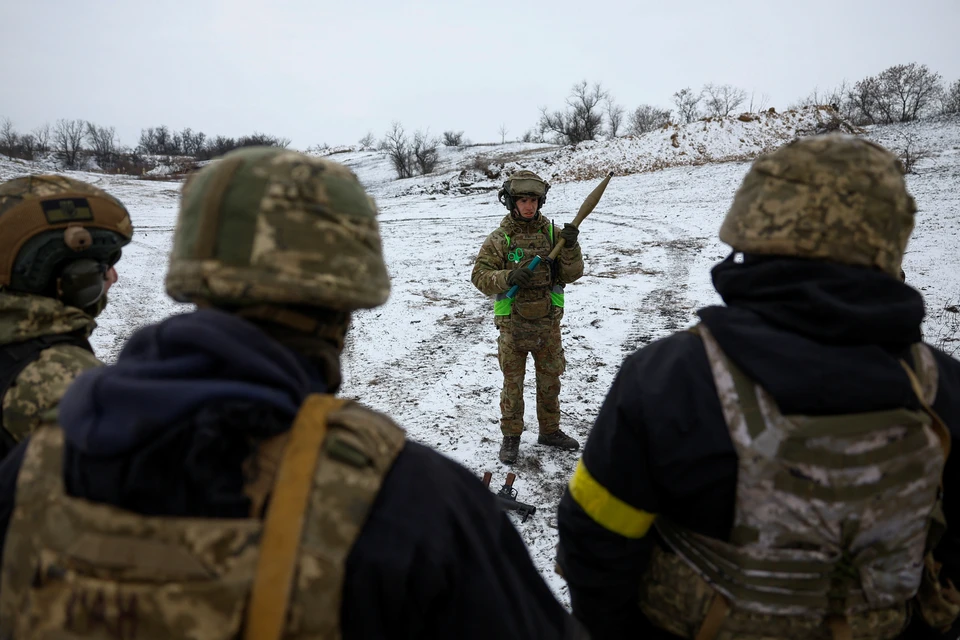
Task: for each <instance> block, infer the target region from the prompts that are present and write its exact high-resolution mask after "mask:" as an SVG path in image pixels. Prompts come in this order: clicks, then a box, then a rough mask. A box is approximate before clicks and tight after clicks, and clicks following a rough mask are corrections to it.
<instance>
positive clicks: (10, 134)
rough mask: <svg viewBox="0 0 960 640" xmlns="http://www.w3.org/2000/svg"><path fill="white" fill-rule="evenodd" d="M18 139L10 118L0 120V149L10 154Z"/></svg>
mask: <svg viewBox="0 0 960 640" xmlns="http://www.w3.org/2000/svg"><path fill="white" fill-rule="evenodd" d="M19 138H20V136H18V135H17V132H16V131H15V130H14V128H13V122H12V121H11V120H10V118H3V119H0V149H3V150H5V151H7V152H8V153H9V152H11V151H12V150H13V149H15V148H16V146H17V141H18V140H19Z"/></svg>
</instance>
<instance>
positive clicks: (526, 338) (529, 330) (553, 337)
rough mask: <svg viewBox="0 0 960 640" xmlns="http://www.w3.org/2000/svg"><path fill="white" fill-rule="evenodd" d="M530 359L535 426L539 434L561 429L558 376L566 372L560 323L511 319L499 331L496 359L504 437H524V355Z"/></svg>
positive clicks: (525, 363) (525, 364) (501, 426)
mask: <svg viewBox="0 0 960 640" xmlns="http://www.w3.org/2000/svg"><path fill="white" fill-rule="evenodd" d="M528 353H529V354H532V355H533V365H534V369H535V371H536V377H537V422H538V423H539V425H540V433H541V434H549V433H554V432H555V431H557V430H558V429H559V428H560V374H562V373H563V372H564V369H566V360H565V359H564V357H563V345H562V344H561V343H560V321H559V319H556V320H554V319H550V320H547V321H542V322H529V321H522V320H519V319H511V321H510V322H508V323H504V324H503V325H501V327H500V337H499V338H498V339H497V355H498V357H499V360H500V370H501V371H502V372H503V390H502V391H501V392H500V416H501V417H500V430H501V431H502V432H503V435H505V436H518V435H520V434H521V433H523V379H524V377H525V375H526V370H527V354H528Z"/></svg>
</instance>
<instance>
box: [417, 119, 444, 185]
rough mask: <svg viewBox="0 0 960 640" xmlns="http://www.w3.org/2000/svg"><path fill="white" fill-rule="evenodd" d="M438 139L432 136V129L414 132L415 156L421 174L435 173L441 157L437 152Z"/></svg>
mask: <svg viewBox="0 0 960 640" xmlns="http://www.w3.org/2000/svg"><path fill="white" fill-rule="evenodd" d="M437 144H438V143H437V141H436V140H435V139H432V138H430V130H429V129H428V130H426V131H417V132H416V133H414V134H413V146H412V147H411V151H412V152H413V158H414V161H415V163H416V167H417V171H418V172H419V173H420V175H427V174H430V173H433V170H434V169H436V168H437V162H439V160H440V157H439V155H438V154H437Z"/></svg>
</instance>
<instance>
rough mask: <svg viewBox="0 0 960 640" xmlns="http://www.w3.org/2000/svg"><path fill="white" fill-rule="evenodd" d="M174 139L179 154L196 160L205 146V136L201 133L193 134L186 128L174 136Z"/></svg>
mask: <svg viewBox="0 0 960 640" xmlns="http://www.w3.org/2000/svg"><path fill="white" fill-rule="evenodd" d="M174 139H175V141H176V142H177V143H178V146H179V147H180V152H181V153H182V154H183V155H185V156H193V157H194V158H196V157H197V156H198V155H200V153H201V152H202V151H203V148H204V146H205V145H206V142H207V134H205V133H204V132H203V131H197V132H196V133H194V131H193V130H192V129H191V128H190V127H186V128H184V129H183V130H182V131H181V132H180V133H178V134H176V135H175V136H174Z"/></svg>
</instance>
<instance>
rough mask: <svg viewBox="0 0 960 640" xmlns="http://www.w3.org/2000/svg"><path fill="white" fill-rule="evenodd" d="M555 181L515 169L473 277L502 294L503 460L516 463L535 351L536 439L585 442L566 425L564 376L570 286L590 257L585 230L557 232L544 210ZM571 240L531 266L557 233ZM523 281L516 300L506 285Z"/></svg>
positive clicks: (497, 306) (497, 317) (562, 444)
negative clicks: (563, 323)
mask: <svg viewBox="0 0 960 640" xmlns="http://www.w3.org/2000/svg"><path fill="white" fill-rule="evenodd" d="M549 189H550V185H549V184H547V183H546V182H545V181H544V180H543V179H541V178H540V177H539V176H538V175H537V174H535V173H533V172H532V171H518V172H517V173H515V174H513V175H511V176H510V177H509V178H508V179H507V181H506V182H504V183H503V188H502V189H500V192H499V193H498V194H497V195H498V196H499V199H500V202H501V203H503V205H504V206H505V207H506V208H507V210H509V211H510V213H509V214H507V216H506V217H504V218H503V220H501V221H500V227H499V228H498V229H497V230H496V231H494V232H493V233H491V234H490V235H489V236H487V239H486V240H485V241H484V243H483V246H481V247H480V253H479V255H478V256H477V260H476V264H475V265H474V267H473V274H472V276H471V279H472V280H473V284H474V286H475V287H477V289H479V290H480V291H481V292H483V293H484V294H486V295H488V296H496V302H495V303H494V307H493V308H494V322H495V323H496V326H497V328H498V329H499V330H500V337H499V338H498V339H497V355H498V357H499V360H500V369H501V371H503V390H502V391H501V392H500V414H501V417H500V430H501V431H502V433H503V443H502V444H501V445H500V460H501V461H502V462H505V463H507V464H512V463H514V462H516V460H517V455H518V453H519V451H520V434H522V433H523V378H524V375H525V373H526V368H527V354H528V353H530V354H533V364H534V367H535V369H536V379H537V422H538V423H539V425H540V436H539V437H538V438H537V442H539V443H540V444H545V445H547V446H551V447H558V448H560V449H565V450H567V451H576V450H577V449H579V448H580V444H579V443H578V442H577V441H576V440H574V439H573V438H571V437H570V436H568V435H567V434H565V433H564V432H563V431H561V430H560V374H562V373H563V371H564V368H565V367H566V361H565V359H564V357H563V345H562V344H561V342H560V319H561V318H562V317H563V303H564V293H563V291H564V287H565V286H566V285H567V284H569V283H571V282H575V281H576V280H577V279H578V278H579V277H580V276H581V275H583V255H582V254H581V253H580V245H579V244H577V235H578V234H579V233H580V232H579V230H578V229H577V227H575V226H574V225H572V224H569V223H567V224H565V225H564V226H563V230H562V231H560V232H559V233H557V232H556V231H555V229H554V225H553V222H551V221H550V220H547V218H546V217H544V216H543V215H542V214H541V213H540V209H541V207H543V203H544V201H545V200H546V199H547V191H548V190H549ZM561 237H562V238H563V239H564V241H565V246H564V247H563V248H562V249H561V250H560V255H559V256H558V257H557V259H556V261H555V262H554V264H543V265H541V266H539V267H538V268H537V269H535V270H533V271H530V270H529V269H527V265H528V264H530V262H531V261H532V260H533V259H534V257H536V256H540V258H541V260H544V261H545V262H549V261H548V260H546V258H547V256H548V255H549V253H550V250H551V249H553V246H554V244H555V243H556V241H557V239H558V238H561ZM514 285H516V286H517V287H519V291H518V292H517V295H516V297H515V298H509V297H507V291H509V290H510V288H511V287H513V286H514Z"/></svg>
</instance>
